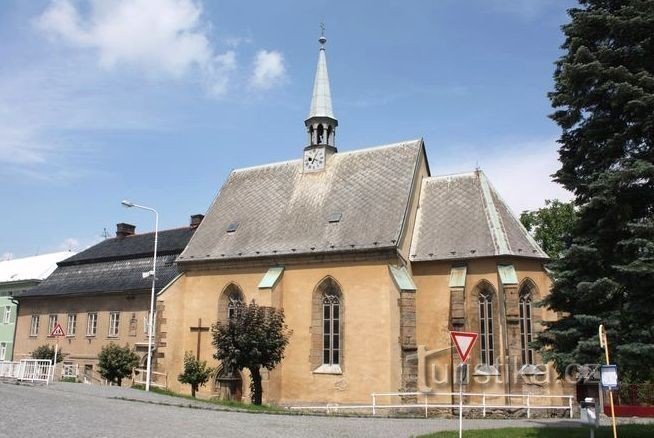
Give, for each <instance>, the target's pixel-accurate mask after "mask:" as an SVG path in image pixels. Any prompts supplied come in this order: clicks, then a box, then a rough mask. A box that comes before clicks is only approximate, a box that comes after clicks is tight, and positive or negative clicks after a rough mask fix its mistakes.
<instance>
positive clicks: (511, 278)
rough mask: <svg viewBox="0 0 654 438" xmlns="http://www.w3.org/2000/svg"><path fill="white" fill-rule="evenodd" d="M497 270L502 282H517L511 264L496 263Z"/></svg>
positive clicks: (516, 275) (516, 276)
mask: <svg viewBox="0 0 654 438" xmlns="http://www.w3.org/2000/svg"><path fill="white" fill-rule="evenodd" d="M497 272H498V273H499V274H500V280H501V281H502V284H518V274H517V273H516V272H515V268H514V267H513V265H497Z"/></svg>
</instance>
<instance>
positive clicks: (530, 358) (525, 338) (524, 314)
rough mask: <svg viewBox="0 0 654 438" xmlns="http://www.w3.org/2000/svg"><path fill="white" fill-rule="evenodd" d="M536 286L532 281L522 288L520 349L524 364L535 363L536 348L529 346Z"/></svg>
mask: <svg viewBox="0 0 654 438" xmlns="http://www.w3.org/2000/svg"><path fill="white" fill-rule="evenodd" d="M533 289H534V286H533V284H532V283H531V282H527V283H525V284H524V285H523V286H522V287H521V288H520V301H519V306H520V351H521V356H522V364H523V365H533V364H534V350H533V349H532V348H530V347H529V344H530V343H531V341H532V331H533V326H532V322H531V316H532V314H531V302H532V295H533Z"/></svg>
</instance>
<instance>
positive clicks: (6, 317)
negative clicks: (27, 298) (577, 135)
mask: <svg viewBox="0 0 654 438" xmlns="http://www.w3.org/2000/svg"><path fill="white" fill-rule="evenodd" d="M2 320H3V322H4V323H5V324H9V323H10V322H11V306H5V312H4V318H3V319H2Z"/></svg>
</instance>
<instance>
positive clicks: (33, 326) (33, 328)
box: [30, 315, 40, 336]
mask: <svg viewBox="0 0 654 438" xmlns="http://www.w3.org/2000/svg"><path fill="white" fill-rule="evenodd" d="M39 319H40V317H39V315H32V321H31V323H30V336H38V335H39Z"/></svg>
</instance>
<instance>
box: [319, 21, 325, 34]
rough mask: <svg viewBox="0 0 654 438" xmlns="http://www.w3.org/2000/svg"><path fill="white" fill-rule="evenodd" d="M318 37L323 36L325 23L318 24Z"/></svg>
mask: <svg viewBox="0 0 654 438" xmlns="http://www.w3.org/2000/svg"><path fill="white" fill-rule="evenodd" d="M320 36H321V37H324V36H325V23H323V22H321V23H320Z"/></svg>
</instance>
